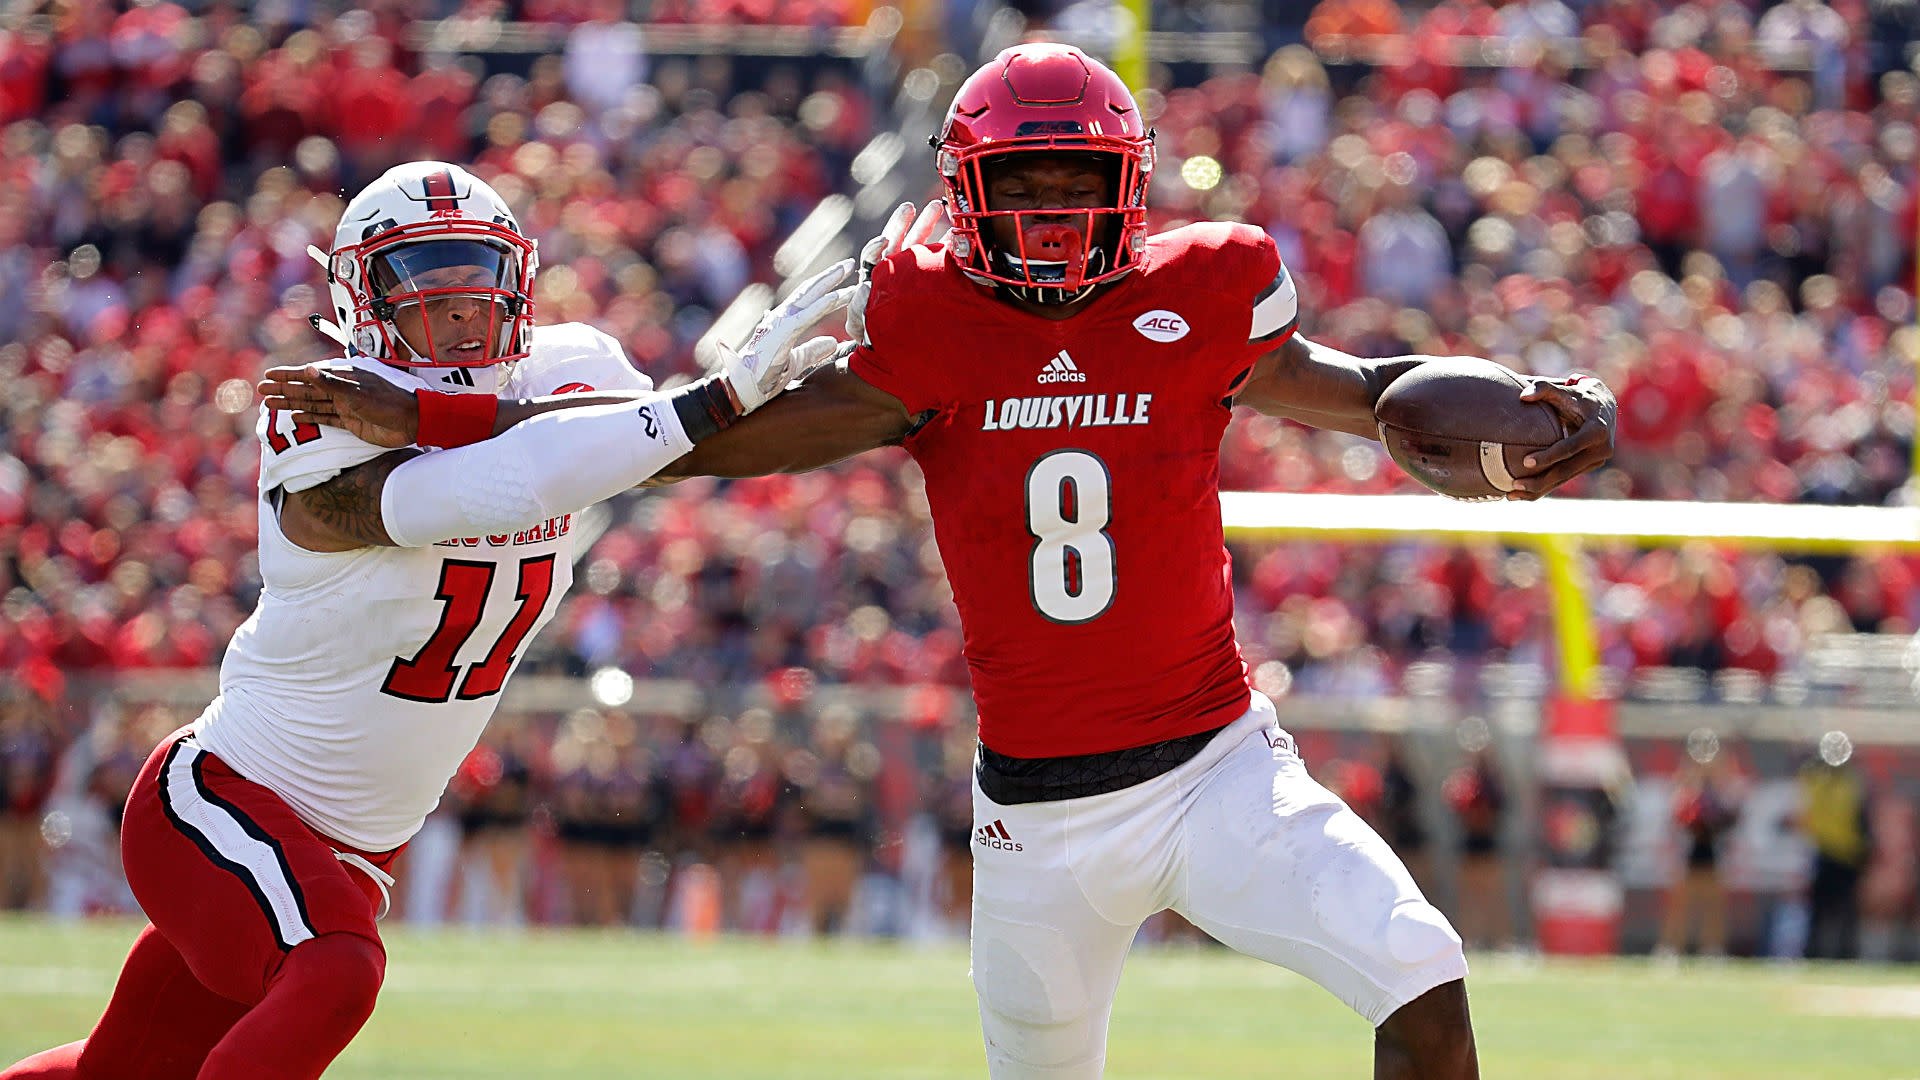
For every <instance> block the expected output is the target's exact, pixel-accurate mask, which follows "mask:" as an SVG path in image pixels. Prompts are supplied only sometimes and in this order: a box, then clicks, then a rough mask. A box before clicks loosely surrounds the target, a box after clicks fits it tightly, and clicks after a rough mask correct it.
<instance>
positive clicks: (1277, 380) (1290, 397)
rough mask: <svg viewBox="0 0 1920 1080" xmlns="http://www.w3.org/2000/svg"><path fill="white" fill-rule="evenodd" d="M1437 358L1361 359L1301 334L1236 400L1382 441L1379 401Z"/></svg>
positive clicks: (1268, 359)
mask: <svg viewBox="0 0 1920 1080" xmlns="http://www.w3.org/2000/svg"><path fill="white" fill-rule="evenodd" d="M1430 359H1432V357H1428V356H1388V357H1360V356H1354V355H1352V354H1350V353H1345V352H1342V351H1340V350H1339V349H1335V348H1333V347H1332V346H1328V345H1322V344H1319V343H1318V342H1313V341H1308V340H1306V339H1304V338H1301V337H1297V336H1296V337H1294V338H1291V339H1289V340H1288V341H1287V342H1286V343H1285V344H1283V345H1282V346H1281V347H1280V348H1279V349H1276V350H1274V352H1272V353H1270V354H1268V355H1267V356H1264V357H1262V358H1261V359H1260V361H1259V363H1257V364H1255V365H1254V373H1253V375H1252V376H1250V377H1249V378H1248V381H1247V385H1246V386H1245V387H1244V388H1243V389H1242V390H1241V392H1240V393H1239V395H1238V396H1237V397H1236V399H1235V401H1236V403H1237V404H1241V405H1246V406H1249V407H1251V408H1253V409H1255V410H1257V411H1259V412H1263V413H1266V414H1267V415H1269V416H1281V417H1285V418H1287V419H1289V420H1297V421H1299V422H1300V423H1303V424H1307V425H1310V426H1312V427H1318V428H1327V429H1329V430H1333V431H1345V432H1348V433H1351V434H1354V435H1359V436H1362V437H1364V438H1369V439H1378V438H1379V437H1380V432H1379V429H1378V428H1377V427H1376V426H1375V424H1374V419H1373V407H1374V403H1376V402H1378V401H1379V400H1380V395H1381V394H1384V393H1386V390H1387V387H1389V386H1391V385H1393V381H1394V380H1395V379H1398V378H1399V377H1400V376H1402V375H1405V374H1406V373H1407V372H1409V371H1412V370H1413V369H1414V368H1416V367H1419V366H1420V365H1421V364H1423V363H1426V362H1427V361H1428V360H1430Z"/></svg>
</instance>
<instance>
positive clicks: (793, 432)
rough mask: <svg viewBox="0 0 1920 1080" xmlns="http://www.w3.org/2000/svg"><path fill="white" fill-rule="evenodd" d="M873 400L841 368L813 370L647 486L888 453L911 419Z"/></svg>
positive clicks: (892, 403)
mask: <svg viewBox="0 0 1920 1080" xmlns="http://www.w3.org/2000/svg"><path fill="white" fill-rule="evenodd" d="M876 394H877V392H875V391H872V390H871V389H869V388H867V387H866V386H865V384H864V383H861V382H859V380H858V379H857V377H856V376H853V375H851V374H849V373H848V372H847V371H846V370H845V369H844V367H841V368H828V369H824V370H821V371H817V372H815V373H814V374H813V375H811V376H809V377H808V378H807V380H806V381H805V382H802V383H801V384H800V385H798V386H796V387H794V388H793V389H791V390H788V391H787V392H786V393H784V394H781V395H780V396H779V397H777V398H774V399H773V400H772V401H770V402H768V403H767V404H765V405H763V406H761V407H760V408H759V409H757V410H755V411H754V412H753V413H752V414H751V415H749V416H746V417H744V418H743V419H741V420H740V421H739V422H738V423H736V424H734V425H733V426H732V427H729V428H728V429H727V430H725V431H722V432H720V433H718V434H716V435H714V436H713V437H712V438H710V439H706V440H703V441H702V442H700V443H699V444H698V445H697V446H695V447H694V448H693V450H692V451H691V452H690V453H688V454H687V455H686V456H685V457H682V458H680V459H678V460H676V461H674V462H672V463H671V464H668V465H666V466H664V467H663V468H662V469H661V470H660V472H659V473H658V474H657V475H656V476H655V478H654V481H653V482H655V483H662V482H671V481H674V480H683V479H686V478H687V477H690V476H722V477H741V476H767V475H771V474H773V473H794V472H806V471H807V470H809V469H818V468H821V467H822V466H826V465H831V464H833V463H835V462H837V461H842V460H844V459H846V458H850V457H852V456H853V455H855V454H858V453H861V452H863V451H866V450H872V449H874V448H875V447H880V446H893V445H895V444H897V443H899V442H900V440H901V439H902V438H904V437H905V436H906V434H907V431H908V428H909V427H910V425H911V418H910V417H908V415H907V413H906V410H905V409H903V408H901V407H900V406H899V404H898V402H895V401H893V399H892V398H890V397H889V398H884V399H880V398H877V397H876V396H875V395H876Z"/></svg>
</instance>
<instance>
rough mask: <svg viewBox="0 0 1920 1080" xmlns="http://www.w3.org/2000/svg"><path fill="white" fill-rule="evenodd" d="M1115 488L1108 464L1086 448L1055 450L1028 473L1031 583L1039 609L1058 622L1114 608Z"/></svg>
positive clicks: (1091, 617)
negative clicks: (1108, 529) (1111, 500)
mask: <svg viewBox="0 0 1920 1080" xmlns="http://www.w3.org/2000/svg"><path fill="white" fill-rule="evenodd" d="M1112 487H1113V484H1112V481H1111V479H1110V478H1109V477H1108V475H1107V464H1106V462H1104V461H1101V460H1100V459H1099V458H1098V457H1095V456H1094V455H1093V454H1090V453H1088V452H1087V451H1085V450H1055V451H1054V452H1052V453H1050V454H1046V455H1044V456H1042V457H1041V458H1040V460H1038V461H1036V462H1034V463H1033V468H1031V469H1029V470H1028V471H1027V531H1028V532H1030V533H1032V534H1033V538H1034V544H1033V558H1032V567H1031V570H1030V572H1029V573H1028V575H1027V582H1028V586H1029V588H1030V589H1031V590H1032V595H1033V607H1034V610H1036V611H1038V612H1039V613H1040V614H1042V615H1044V616H1046V617H1047V618H1048V619H1050V620H1052V621H1053V622H1057V623H1083V622H1091V621H1093V620H1094V619H1097V618H1099V617H1100V616H1101V615H1103V614H1105V613H1106V610H1107V608H1109V607H1111V606H1113V593H1114V589H1115V588H1116V587H1117V586H1118V584H1119V582H1118V579H1117V573H1118V572H1117V571H1116V569H1115V566H1114V552H1113V537H1111V536H1108V535H1107V533H1106V527H1107V522H1109V521H1111V520H1112V519H1113V514H1112V507H1111V506H1110V505H1109V501H1108V500H1109V496H1110V494H1111V491H1112Z"/></svg>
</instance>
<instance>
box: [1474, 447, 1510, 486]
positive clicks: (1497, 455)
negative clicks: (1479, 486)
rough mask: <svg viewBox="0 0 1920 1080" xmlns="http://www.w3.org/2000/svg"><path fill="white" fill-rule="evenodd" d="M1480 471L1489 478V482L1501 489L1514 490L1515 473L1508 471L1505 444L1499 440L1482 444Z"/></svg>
mask: <svg viewBox="0 0 1920 1080" xmlns="http://www.w3.org/2000/svg"><path fill="white" fill-rule="evenodd" d="M1480 473H1481V475H1483V476H1485V477H1486V478H1487V483H1489V484H1492V485H1493V486H1494V487H1496V488H1499V489H1500V490H1501V491H1512V490H1513V488H1514V483H1513V474H1512V473H1510V472H1508V471H1507V448H1506V446H1505V445H1503V444H1501V443H1497V442H1482V443H1481V444H1480Z"/></svg>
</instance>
